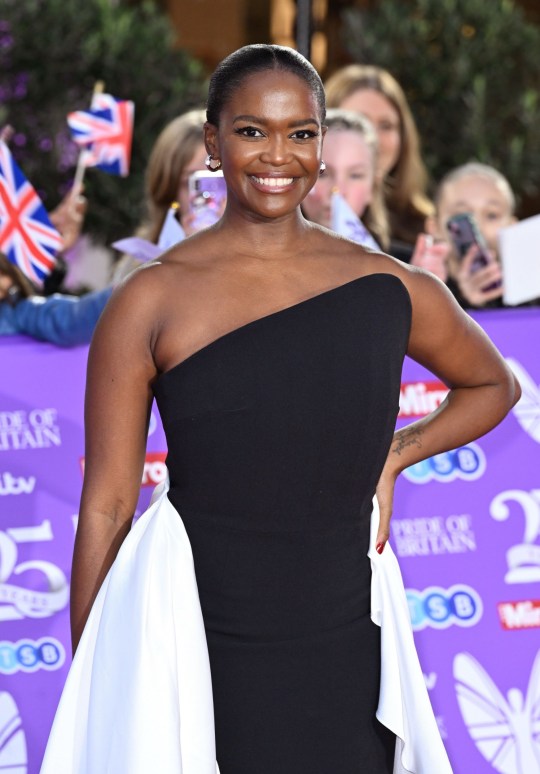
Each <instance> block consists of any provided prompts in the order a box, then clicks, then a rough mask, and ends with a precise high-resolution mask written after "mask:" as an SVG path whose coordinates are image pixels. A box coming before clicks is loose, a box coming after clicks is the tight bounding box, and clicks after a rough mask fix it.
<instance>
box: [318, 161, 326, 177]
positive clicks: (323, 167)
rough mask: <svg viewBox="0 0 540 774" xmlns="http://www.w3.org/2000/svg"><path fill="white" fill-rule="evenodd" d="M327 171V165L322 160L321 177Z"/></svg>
mask: <svg viewBox="0 0 540 774" xmlns="http://www.w3.org/2000/svg"><path fill="white" fill-rule="evenodd" d="M325 170H326V164H325V163H324V161H322V160H321V166H320V167H319V175H322V174H324V172H325Z"/></svg>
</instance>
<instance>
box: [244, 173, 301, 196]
mask: <svg viewBox="0 0 540 774" xmlns="http://www.w3.org/2000/svg"><path fill="white" fill-rule="evenodd" d="M250 177H251V180H252V181H253V183H254V184H255V186H256V187H257V188H258V189H259V190H261V191H268V192H270V193H279V192H280V191H285V190H288V189H289V188H290V187H291V186H292V185H293V183H294V180H295V178H294V177H258V176H257V175H251V176H250Z"/></svg>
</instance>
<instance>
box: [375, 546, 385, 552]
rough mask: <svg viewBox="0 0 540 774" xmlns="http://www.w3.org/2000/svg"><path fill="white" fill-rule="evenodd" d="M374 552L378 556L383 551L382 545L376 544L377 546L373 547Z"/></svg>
mask: <svg viewBox="0 0 540 774" xmlns="http://www.w3.org/2000/svg"><path fill="white" fill-rule="evenodd" d="M375 551H376V552H377V553H378V554H382V552H383V551H384V543H377V545H376V546H375Z"/></svg>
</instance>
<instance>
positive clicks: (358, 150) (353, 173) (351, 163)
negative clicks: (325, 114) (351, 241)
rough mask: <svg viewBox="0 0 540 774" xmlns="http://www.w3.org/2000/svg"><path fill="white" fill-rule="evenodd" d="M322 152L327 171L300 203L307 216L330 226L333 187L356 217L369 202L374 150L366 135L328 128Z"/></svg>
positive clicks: (372, 177)
mask: <svg viewBox="0 0 540 774" xmlns="http://www.w3.org/2000/svg"><path fill="white" fill-rule="evenodd" d="M323 156H324V161H325V164H326V171H325V173H324V175H322V177H320V178H319V180H318V181H317V182H316V183H315V185H314V186H313V188H312V189H311V191H310V192H309V194H308V195H307V197H306V199H305V201H304V204H303V208H304V212H305V213H306V215H307V217H308V218H309V219H310V220H312V221H314V222H315V223H319V225H321V226H326V228H329V227H330V223H331V215H332V213H331V201H332V193H333V192H334V191H337V192H338V193H340V194H341V195H342V196H343V198H344V199H345V201H346V202H347V203H348V204H349V206H350V207H351V209H352V210H353V211H354V212H355V213H356V214H357V215H358V217H362V214H363V212H364V210H365V209H366V207H367V206H368V204H369V203H370V202H371V197H372V193H373V183H374V172H375V170H374V163H375V162H374V158H373V151H372V149H371V148H370V147H369V145H368V144H367V142H366V140H365V138H364V137H362V135H361V134H359V132H356V131H352V130H349V129H329V131H328V133H327V135H326V137H325V140H324V150H323Z"/></svg>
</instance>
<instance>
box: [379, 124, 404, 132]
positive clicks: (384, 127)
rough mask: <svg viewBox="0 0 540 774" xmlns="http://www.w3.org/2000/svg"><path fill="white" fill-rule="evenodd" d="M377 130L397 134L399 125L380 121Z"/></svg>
mask: <svg viewBox="0 0 540 774" xmlns="http://www.w3.org/2000/svg"><path fill="white" fill-rule="evenodd" d="M377 129H378V130H379V131H380V132H397V131H398V129H399V124H395V123H392V121H379V123H378V124H377Z"/></svg>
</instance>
